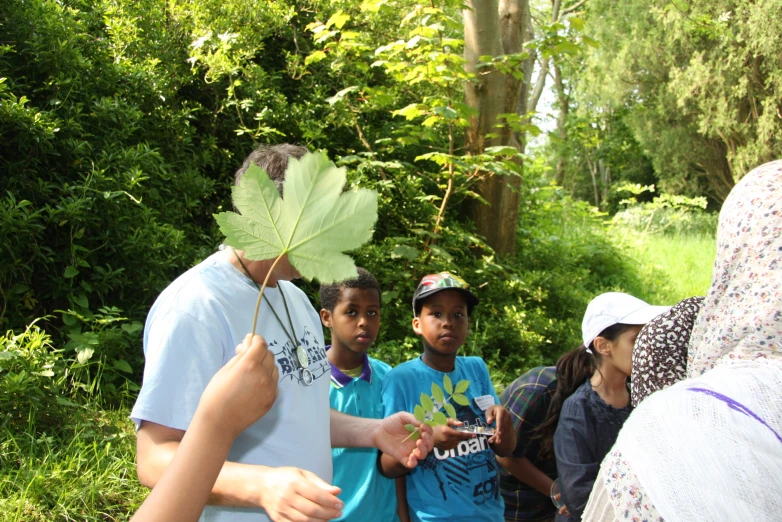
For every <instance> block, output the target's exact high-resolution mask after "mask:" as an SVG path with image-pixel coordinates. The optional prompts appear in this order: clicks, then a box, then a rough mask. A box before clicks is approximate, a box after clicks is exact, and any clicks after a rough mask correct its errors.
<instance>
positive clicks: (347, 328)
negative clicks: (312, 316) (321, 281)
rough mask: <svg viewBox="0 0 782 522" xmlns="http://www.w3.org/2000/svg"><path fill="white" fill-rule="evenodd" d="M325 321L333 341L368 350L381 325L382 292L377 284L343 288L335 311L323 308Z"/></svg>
mask: <svg viewBox="0 0 782 522" xmlns="http://www.w3.org/2000/svg"><path fill="white" fill-rule="evenodd" d="M320 314H321V320H322V322H323V325H324V326H326V327H327V328H331V345H332V347H334V348H336V347H340V348H345V349H348V350H350V351H352V352H356V353H364V352H366V351H367V350H368V349H369V347H370V345H371V344H372V343H373V342H374V340H375V339H376V338H377V331H378V330H379V329H380V295H378V292H377V290H375V289H374V288H340V290H339V300H338V301H337V304H336V305H335V306H334V311H333V312H329V311H328V310H321V311H320Z"/></svg>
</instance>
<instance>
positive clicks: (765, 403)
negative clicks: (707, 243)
mask: <svg viewBox="0 0 782 522" xmlns="http://www.w3.org/2000/svg"><path fill="white" fill-rule="evenodd" d="M687 371H688V374H689V376H690V377H691V378H689V379H686V380H684V381H681V382H679V383H677V384H675V385H674V386H672V387H670V388H668V389H666V390H662V391H659V392H656V393H653V394H652V395H651V396H649V397H648V398H647V399H646V400H644V401H643V402H642V403H641V404H640V405H639V407H638V408H636V409H635V410H634V411H633V413H632V415H631V416H630V418H629V419H628V420H627V422H626V423H625V425H624V427H623V428H622V431H621V432H620V433H619V437H618V438H617V442H616V444H615V445H614V448H613V449H612V451H611V452H609V454H608V455H607V456H606V458H605V460H604V461H603V464H602V466H601V469H600V474H599V475H598V479H597V481H596V483H595V488H594V490H593V491H592V496H591V497H590V501H589V504H588V505H587V508H586V510H585V512H584V518H583V520H619V519H635V518H638V519H645V520H662V519H664V520H665V521H666V522H676V521H681V522H687V521H690V520H725V521H733V520H753V521H769V522H770V521H772V520H779V519H780V517H781V516H782V495H780V492H781V491H782V161H776V162H773V163H768V164H766V165H763V166H761V167H759V168H757V169H755V170H754V171H752V172H750V173H749V174H747V176H746V177H745V178H744V179H743V180H742V181H741V182H739V183H738V184H737V185H736V187H735V188H734V189H733V191H732V192H731V194H730V196H729V197H728V199H727V200H726V202H725V204H724V205H723V208H722V211H721V212H720V222H719V230H718V235H717V257H716V260H715V263H714V275H713V279H712V287H711V289H710V291H709V293H708V295H707V296H706V300H705V301H704V305H703V307H702V308H701V312H700V314H699V316H698V319H697V320H696V323H695V327H694V329H693V333H692V337H691V339H690V349H689V354H688V369H687Z"/></svg>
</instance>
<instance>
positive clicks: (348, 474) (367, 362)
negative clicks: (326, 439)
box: [326, 346, 399, 522]
mask: <svg viewBox="0 0 782 522" xmlns="http://www.w3.org/2000/svg"><path fill="white" fill-rule="evenodd" d="M329 348H331V346H327V347H326V350H328V349H329ZM390 370H391V367H390V366H389V365H387V364H386V363H383V362H380V361H378V360H376V359H372V358H371V357H368V356H367V355H366V354H364V364H363V366H362V368H361V374H360V375H359V376H358V377H351V376H349V375H345V374H344V373H343V372H341V371H340V370H339V368H337V367H336V366H334V365H331V386H330V387H329V402H330V403H331V407H332V408H333V409H335V410H337V411H341V412H342V413H346V414H348V415H353V416H356V417H366V418H372V419H382V418H383V412H384V408H383V402H382V401H381V399H380V392H381V388H382V386H383V378H384V377H385V375H386V374H387V373H388V372H389V371H390ZM331 458H332V461H333V464H334V485H335V486H338V487H340V488H342V493H340V494H339V498H340V500H342V501H343V502H344V503H345V507H344V509H343V510H342V518H338V519H335V520H340V521H349V522H366V521H367V520H377V521H379V522H380V521H382V522H385V521H390V522H394V521H398V520H399V517H398V516H397V514H396V507H397V504H396V488H395V487H394V480H393V479H387V478H385V477H383V476H382V475H380V472H379V471H378V469H377V450H376V449H374V448H334V449H332V450H331Z"/></svg>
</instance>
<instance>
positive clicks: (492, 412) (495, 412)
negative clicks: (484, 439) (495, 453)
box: [486, 404, 513, 444]
mask: <svg viewBox="0 0 782 522" xmlns="http://www.w3.org/2000/svg"><path fill="white" fill-rule="evenodd" d="M495 421H496V422H497V424H496V426H495V428H494V435H492V436H491V437H490V438H489V444H501V443H502V434H503V433H510V432H512V431H513V421H512V420H511V417H510V413H508V410H506V409H505V408H503V407H502V405H500V404H495V405H494V406H491V407H489V409H488V410H486V424H491V423H492V422H495Z"/></svg>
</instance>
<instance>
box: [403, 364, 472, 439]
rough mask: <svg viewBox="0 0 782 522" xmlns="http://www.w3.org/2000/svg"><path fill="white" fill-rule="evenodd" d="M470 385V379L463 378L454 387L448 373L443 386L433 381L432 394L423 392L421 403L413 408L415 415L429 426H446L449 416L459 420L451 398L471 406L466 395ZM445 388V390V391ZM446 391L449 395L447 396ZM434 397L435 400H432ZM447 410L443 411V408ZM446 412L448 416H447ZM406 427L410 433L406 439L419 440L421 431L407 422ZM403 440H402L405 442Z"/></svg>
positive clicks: (460, 403)
mask: <svg viewBox="0 0 782 522" xmlns="http://www.w3.org/2000/svg"><path fill="white" fill-rule="evenodd" d="M469 386H470V381H467V380H462V381H459V382H457V383H456V386H455V387H454V385H453V383H452V382H451V378H450V377H448V376H447V375H446V376H445V377H444V378H443V387H442V388H440V386H439V385H438V384H437V383H436V382H433V383H432V395H431V396H429V395H427V394H425V393H421V404H416V405H415V408H413V415H414V416H415V418H416V420H417V421H418V422H423V423H424V424H428V425H429V426H432V427H435V426H445V425H447V424H448V418H449V417H450V418H451V419H454V420H458V419H457V418H456V408H454V407H453V404H451V403H450V401H451V399H453V402H455V403H456V404H459V405H460V406H469V405H470V400H469V399H468V398H467V396H466V395H464V392H466V391H467V388H469ZM443 388H445V391H443ZM446 393H447V394H448V396H447V397H446ZM432 398H434V400H432ZM443 409H444V410H445V413H443V412H442V411H441V410H443ZM446 413H447V414H448V416H447V417H446ZM405 429H406V430H407V431H408V432H409V433H410V435H408V436H407V437H406V438H405V440H404V441H406V440H407V439H409V438H412V439H413V440H418V437H420V436H421V431H420V430H419V429H418V428H417V427H415V426H413V425H412V424H405ZM404 441H402V442H404Z"/></svg>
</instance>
